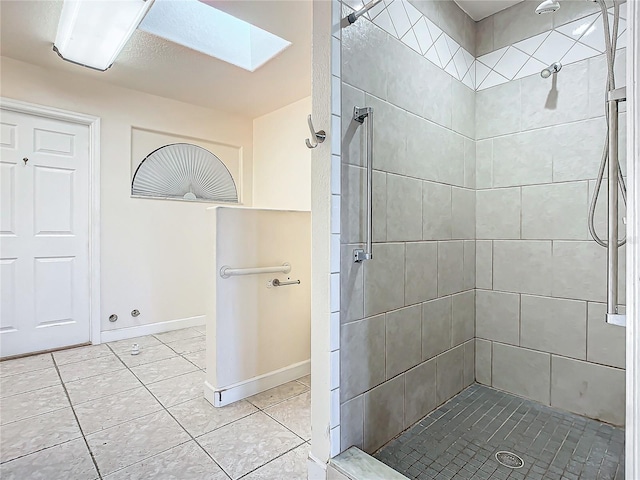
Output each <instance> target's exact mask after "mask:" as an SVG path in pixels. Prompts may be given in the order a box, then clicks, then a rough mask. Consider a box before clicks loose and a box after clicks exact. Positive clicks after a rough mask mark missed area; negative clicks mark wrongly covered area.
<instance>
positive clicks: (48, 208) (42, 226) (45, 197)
mask: <svg viewBox="0 0 640 480" xmlns="http://www.w3.org/2000/svg"><path fill="white" fill-rule="evenodd" d="M33 172H34V189H33V190H34V201H33V204H34V235H35V236H41V235H72V234H73V220H74V211H73V210H74V206H75V205H74V198H73V197H74V188H75V186H74V175H75V171H74V170H67V169H62V168H51V167H41V166H38V165H34V166H33Z"/></svg>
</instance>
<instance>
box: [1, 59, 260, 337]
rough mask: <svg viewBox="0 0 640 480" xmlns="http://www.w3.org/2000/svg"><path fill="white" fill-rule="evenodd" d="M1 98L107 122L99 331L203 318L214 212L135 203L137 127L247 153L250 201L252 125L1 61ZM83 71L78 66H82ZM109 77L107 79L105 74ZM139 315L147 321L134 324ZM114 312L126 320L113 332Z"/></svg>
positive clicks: (248, 197) (245, 186) (195, 206)
mask: <svg viewBox="0 0 640 480" xmlns="http://www.w3.org/2000/svg"><path fill="white" fill-rule="evenodd" d="M0 67H1V75H2V76H1V86H0V94H1V95H2V96H4V97H7V98H12V99H16V100H22V101H26V102H31V103H36V104H40V105H46V106H50V107H55V108H61V109H65V110H71V111H74V112H80V113H85V114H90V115H95V116H98V117H101V119H102V124H101V127H102V131H101V172H100V173H101V310H102V312H101V325H102V329H103V330H113V329H118V328H125V327H131V326H135V325H142V324H149V323H154V322H162V321H168V320H174V319H182V318H189V317H197V316H201V315H203V314H204V313H205V303H206V302H205V291H204V290H205V287H204V285H205V279H206V275H207V273H208V272H207V268H206V265H205V264H204V263H203V258H204V252H205V251H206V246H207V242H209V241H210V233H209V232H210V228H208V225H207V222H206V214H205V209H206V208H207V207H209V206H211V204H209V203H191V202H189V203H187V202H178V201H161V200H151V199H139V198H131V197H130V188H131V177H132V171H131V159H130V155H131V128H132V127H140V128H145V129H150V130H156V131H160V132H167V133H172V134H177V135H184V136H190V137H196V138H200V139H205V140H210V141H213V142H220V143H224V144H228V145H234V146H237V147H240V148H241V152H242V158H243V168H242V174H243V175H242V177H243V179H242V182H241V185H239V187H241V188H242V190H243V192H244V198H243V200H244V203H245V204H246V205H251V202H252V175H251V171H252V121H251V119H249V118H244V117H240V116H237V115H229V114H226V113H221V112H217V111H214V110H211V109H206V108H201V107H197V106H194V105H188V104H185V103H181V102H177V101H174V100H169V99H166V98H162V97H157V96H154V95H149V94H145V93H142V92H138V91H134V90H129V89H124V88H120V87H116V86H113V85H110V84H106V83H103V82H99V81H93V80H89V79H87V78H86V77H79V76H75V75H71V74H68V73H63V72H58V71H54V70H50V69H49V70H45V69H43V68H40V67H37V66H34V65H30V64H27V63H23V62H19V61H16V60H14V59H10V58H6V57H2V58H1V59H0ZM79 68H80V67H79ZM105 75H108V72H107V73H105ZM132 309H138V310H140V311H141V313H142V314H141V315H140V316H139V317H137V318H135V319H134V318H132V317H131V316H130V312H131V310H132ZM112 313H116V314H117V315H118V316H119V320H118V321H117V322H116V323H110V322H109V321H108V316H109V315H110V314H112Z"/></svg>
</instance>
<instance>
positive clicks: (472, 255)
mask: <svg viewBox="0 0 640 480" xmlns="http://www.w3.org/2000/svg"><path fill="white" fill-rule="evenodd" d="M462 261H463V264H464V265H463V270H464V271H463V274H464V278H463V282H462V288H463V289H464V290H471V289H473V288H476V241H475V240H465V241H464V245H463V260H462Z"/></svg>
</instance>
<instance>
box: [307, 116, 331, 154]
mask: <svg viewBox="0 0 640 480" xmlns="http://www.w3.org/2000/svg"><path fill="white" fill-rule="evenodd" d="M307 123H308V124H309V131H310V132H311V139H312V140H313V143H311V142H310V141H309V139H308V138H307V139H306V140H305V143H306V144H307V147H308V148H316V147H317V146H318V144H319V143H322V142H324V141H325V139H326V138H327V134H326V132H325V131H324V130H318V131H317V132H316V129H315V128H314V127H313V122H312V121H311V115H309V116H308V117H307Z"/></svg>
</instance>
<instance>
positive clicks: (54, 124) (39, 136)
mask: <svg viewBox="0 0 640 480" xmlns="http://www.w3.org/2000/svg"><path fill="white" fill-rule="evenodd" d="M1 127H2V128H1V131H0V136H1V138H0V140H1V142H0V154H1V156H2V162H1V163H0V176H1V178H0V185H1V186H2V193H1V194H0V195H1V197H0V200H1V201H2V207H1V208H2V209H1V210H0V213H1V215H2V219H1V221H0V227H1V228H0V239H1V243H0V266H1V268H2V283H3V284H2V291H1V294H2V299H1V304H0V305H1V307H2V311H1V312H0V316H1V317H2V319H1V321H0V355H1V356H9V355H17V354H22V353H29V352H35V351H40V350H46V349H51V348H58V347H63V346H67V345H74V344H78V343H84V342H88V341H89V340H90V317H89V267H88V265H89V264H88V259H89V204H90V202H89V164H88V162H89V128H88V127H87V126H85V125H77V124H74V123H68V122H64V121H59V120H51V119H46V118H42V117H38V116H35V115H28V114H20V113H15V112H8V111H4V110H3V111H2V125H1ZM23 159H27V161H26V162H25V161H23Z"/></svg>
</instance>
